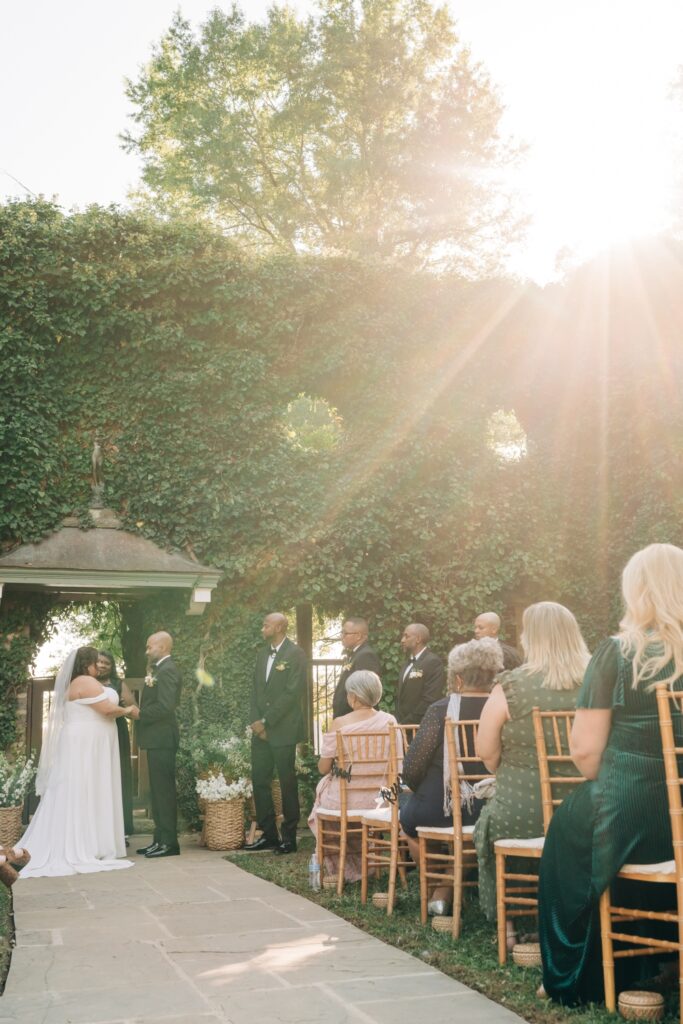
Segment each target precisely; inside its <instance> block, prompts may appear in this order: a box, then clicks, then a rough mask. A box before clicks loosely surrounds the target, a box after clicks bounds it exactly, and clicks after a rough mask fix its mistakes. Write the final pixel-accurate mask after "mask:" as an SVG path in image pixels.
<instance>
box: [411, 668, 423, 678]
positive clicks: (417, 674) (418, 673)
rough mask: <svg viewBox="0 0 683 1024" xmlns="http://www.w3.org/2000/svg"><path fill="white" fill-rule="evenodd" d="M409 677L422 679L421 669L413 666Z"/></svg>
mask: <svg viewBox="0 0 683 1024" xmlns="http://www.w3.org/2000/svg"><path fill="white" fill-rule="evenodd" d="M410 678H411V679H422V669H421V668H414V669H413V670H412V672H411V673H410Z"/></svg>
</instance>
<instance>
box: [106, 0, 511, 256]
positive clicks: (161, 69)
mask: <svg viewBox="0 0 683 1024" xmlns="http://www.w3.org/2000/svg"><path fill="white" fill-rule="evenodd" d="M127 93H128V97H129V99H130V100H131V102H132V104H133V107H134V112H133V114H132V119H133V121H134V123H135V125H136V129H134V130H133V131H132V132H129V133H127V134H125V135H124V136H123V139H124V145H125V146H126V147H127V148H128V149H129V150H130V151H133V152H137V153H138V154H139V155H140V156H141V157H142V160H143V168H144V170H143V178H144V183H145V186H146V193H147V197H148V198H149V199H150V200H151V201H152V202H153V204H154V205H155V206H156V207H157V208H158V209H161V210H163V211H164V212H171V211H172V212H179V211H182V212H183V213H188V212H191V213H193V214H200V215H202V216H206V217H208V218H210V219H211V220H213V221H215V222H217V223H219V224H220V225H221V226H222V227H223V229H224V230H226V231H228V232H229V233H230V234H232V235H234V236H237V237H239V238H240V239H241V240H242V241H244V242H247V243H249V244H253V245H257V246H258V245H268V246H274V247H276V248H281V249H284V250H290V251H292V250H293V251H322V252H346V253H349V252H350V253H353V252H359V253H364V254H376V255H378V256H381V257H387V256H388V257H397V256H398V257H401V258H402V259H406V260H408V261H410V262H412V263H413V264H418V265H424V264H425V263H429V262H435V261H436V262H438V263H441V264H443V263H446V264H450V265H451V266H457V267H458V268H459V269H461V270H463V271H465V272H480V271H481V270H483V269H487V270H488V269H490V268H491V266H492V265H493V264H495V262H496V261H497V259H499V258H500V255H501V252H502V251H503V250H504V246H505V243H506V242H507V241H508V240H510V239H511V238H512V236H513V235H514V234H515V230H516V227H518V224H517V221H516V220H515V216H514V214H513V208H512V203H511V201H510V198H509V196H508V195H507V193H506V191H505V188H504V186H503V183H502V182H503V173H502V172H504V169H505V167H506V165H507V164H508V163H509V162H510V161H511V160H512V159H514V157H515V155H516V151H515V149H514V147H513V146H512V145H511V144H510V143H508V142H506V141H505V140H503V139H502V137H501V134H500V129H499V123H500V117H501V113H502V107H501V104H500V102H499V99H498V97H497V95H496V92H495V90H494V89H493V87H492V85H491V83H490V81H489V79H488V77H487V75H486V74H485V73H484V71H483V70H482V69H481V68H480V67H479V66H478V65H477V64H475V63H473V61H472V59H471V56H470V54H469V52H468V50H467V49H466V48H465V47H463V46H462V45H461V44H460V42H459V40H458V37H457V35H456V31H455V26H454V23H453V21H452V19H451V17H450V15H449V14H448V12H447V11H446V10H445V8H438V9H435V8H434V7H432V5H431V4H430V3H429V0H359V2H355V0H322V4H321V11H320V15H319V17H318V18H317V19H316V18H313V17H310V18H308V19H306V20H300V19H298V18H297V17H296V16H295V15H294V14H293V13H292V11H291V10H289V9H287V8H285V7H276V6H274V7H272V8H271V9H270V11H269V13H268V16H267V20H266V22H265V24H248V23H247V22H246V20H245V18H244V15H243V14H242V12H241V11H240V10H239V8H238V7H236V6H233V8H232V10H231V11H230V12H229V13H225V12H222V11H219V10H215V11H213V12H212V13H211V14H210V15H209V17H208V20H207V21H206V22H205V24H204V25H203V26H202V27H201V28H200V29H199V31H198V33H196V34H195V33H193V31H192V29H191V28H190V25H189V24H188V23H187V22H186V21H184V20H183V19H182V18H181V17H180V15H177V16H176V18H175V19H174V21H173V24H172V26H171V28H170V30H169V31H168V33H167V34H166V35H165V36H164V38H163V39H162V40H161V43H160V44H159V46H158V47H157V48H156V49H155V51H154V53H153V56H152V58H151V60H150V62H149V64H148V65H147V66H146V67H145V68H144V70H143V71H142V72H141V74H140V76H139V78H138V79H137V81H135V82H129V83H128V87H127Z"/></svg>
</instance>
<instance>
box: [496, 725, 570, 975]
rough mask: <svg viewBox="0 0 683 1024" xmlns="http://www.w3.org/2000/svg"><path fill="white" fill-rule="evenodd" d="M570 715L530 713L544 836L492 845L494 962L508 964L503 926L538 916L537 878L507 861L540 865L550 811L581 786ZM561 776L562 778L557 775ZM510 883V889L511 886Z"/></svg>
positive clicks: (502, 840) (505, 931)
mask: <svg viewBox="0 0 683 1024" xmlns="http://www.w3.org/2000/svg"><path fill="white" fill-rule="evenodd" d="M574 714H575V712H574V711H541V710H540V709H539V708H534V709H533V711H532V715H533V724H534V737H535V740H536V755H537V757H538V772H539V777H540V783H541V807H542V810H543V835H542V836H537V837H534V838H533V839H514V838H509V839H508V838H506V839H499V840H497V841H496V842H495V843H494V844H493V848H494V851H495V855H496V903H497V924H498V961H499V963H501V964H504V963H505V961H506V959H507V922H508V920H509V919H510V918H513V917H527V916H529V914H535V913H537V912H538V874H530V873H528V872H522V871H511V870H509V868H508V864H507V860H508V858H515V857H517V858H519V857H523V858H525V859H533V860H540V859H541V855H542V853H543V845H544V843H545V833H546V832H547V831H548V825H549V824H550V819H551V818H552V816H553V811H554V810H555V808H556V807H559V805H560V804H561V803H562V801H563V800H564V798H565V796H567V794H568V792H570V790H571V789H573V788H574V787H575V786H577V785H578V784H579V783H580V782H584V781H585V780H584V777H583V775H579V774H578V770H577V769H576V767H575V765H574V762H573V761H572V759H571V757H570V755H569V741H570V737H571V731H572V724H573V722H574ZM559 771H562V774H558V772H559ZM510 883H512V884H510Z"/></svg>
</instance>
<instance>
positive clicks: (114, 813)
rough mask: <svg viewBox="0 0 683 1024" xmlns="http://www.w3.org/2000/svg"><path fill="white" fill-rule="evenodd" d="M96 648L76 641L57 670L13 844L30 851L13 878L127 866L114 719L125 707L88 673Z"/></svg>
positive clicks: (92, 672)
mask: <svg viewBox="0 0 683 1024" xmlns="http://www.w3.org/2000/svg"><path fill="white" fill-rule="evenodd" d="M97 656H98V652H97V650H95V648H94V647H80V648H79V649H78V650H77V651H74V652H72V653H71V654H70V655H69V657H68V658H67V660H66V662H65V663H64V665H63V666H62V668H61V669H60V670H59V673H58V674H57V679H56V680H55V690H54V695H53V699H52V706H51V709H50V717H49V720H48V727H47V735H46V736H45V739H44V742H43V747H42V749H41V753H40V761H39V764H38V776H37V779H36V792H37V793H38V794H39V795H40V797H41V799H40V804H39V805H38V810H37V811H36V813H35V814H34V815H33V818H32V819H31V823H30V825H29V826H28V828H27V830H26V832H25V833H24V835H23V837H22V838H21V839H20V841H19V843H18V844H17V845H18V846H19V847H24V848H25V849H26V850H28V852H29V853H30V854H31V860H30V862H29V864H27V866H26V867H25V868H24V869H23V870H22V871H21V873H20V876H19V877H20V878H32V877H37V876H40V875H74V874H78V873H88V872H93V871H112V870H114V869H116V868H127V867H132V863H133V862H132V861H130V860H122V859H118V858H123V857H125V853H126V843H125V838H124V833H123V805H122V801H121V766H120V761H119V750H118V735H117V731H116V721H115V719H116V718H118V717H119V716H121V715H130V711H131V708H130V707H128V708H120V707H119V698H118V696H117V694H116V691H115V690H113V689H112V688H111V687H109V686H102V684H101V683H99V682H98V681H97V679H96V678H95V676H96V674H97Z"/></svg>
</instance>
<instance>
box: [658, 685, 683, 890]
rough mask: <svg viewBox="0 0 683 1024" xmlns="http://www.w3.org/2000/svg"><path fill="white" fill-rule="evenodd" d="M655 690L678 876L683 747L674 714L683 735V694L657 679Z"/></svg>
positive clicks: (682, 868)
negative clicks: (682, 704)
mask: <svg viewBox="0 0 683 1024" xmlns="http://www.w3.org/2000/svg"><path fill="white" fill-rule="evenodd" d="M656 694H657V713H658V715H659V731H660V733H661V737H662V754H663V756H664V772H665V776H666V794H667V800H668V803H669V817H670V818H671V835H672V838H673V847H674V861H675V862H676V876H677V877H678V878H679V879H681V878H683V800H682V799H681V786H683V776H682V775H681V758H683V747H680V746H678V745H677V744H676V732H675V730H674V717H673V716H674V715H676V716H677V723H676V724H677V727H678V734H679V736H680V735H681V734H682V731H683V719H682V718H681V699H682V698H683V694H681V693H680V691H678V692H676V691H673V690H671V689H669V686H668V684H667V683H658V684H657V687H656ZM672 712H673V714H672Z"/></svg>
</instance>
